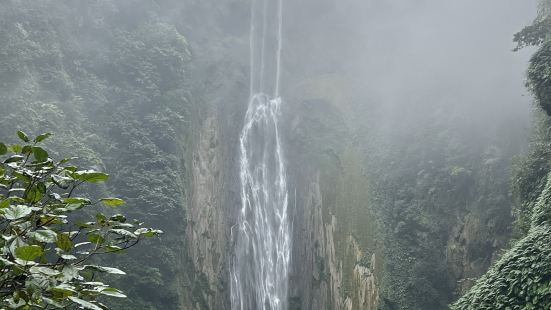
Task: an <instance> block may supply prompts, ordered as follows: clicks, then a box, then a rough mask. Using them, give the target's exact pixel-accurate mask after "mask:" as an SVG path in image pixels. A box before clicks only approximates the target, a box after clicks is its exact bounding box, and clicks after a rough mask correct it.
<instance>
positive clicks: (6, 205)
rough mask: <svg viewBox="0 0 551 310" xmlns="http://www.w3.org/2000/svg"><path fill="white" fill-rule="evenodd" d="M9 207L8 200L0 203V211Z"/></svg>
mask: <svg viewBox="0 0 551 310" xmlns="http://www.w3.org/2000/svg"><path fill="white" fill-rule="evenodd" d="M9 206H10V200H9V199H4V200H2V201H0V209H5V208H7V207H9Z"/></svg>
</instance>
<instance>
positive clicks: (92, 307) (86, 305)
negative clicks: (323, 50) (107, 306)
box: [69, 296, 102, 310]
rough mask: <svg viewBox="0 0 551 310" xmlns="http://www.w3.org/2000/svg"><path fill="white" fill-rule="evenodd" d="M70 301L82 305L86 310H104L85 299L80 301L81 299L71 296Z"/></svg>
mask: <svg viewBox="0 0 551 310" xmlns="http://www.w3.org/2000/svg"><path fill="white" fill-rule="evenodd" d="M69 299H70V300H71V301H72V302H74V303H77V304H79V305H81V306H82V307H83V308H84V309H90V310H102V309H101V308H100V307H98V306H96V305H95V304H93V303H91V302H89V301H86V300H84V299H80V298H77V297H74V296H69Z"/></svg>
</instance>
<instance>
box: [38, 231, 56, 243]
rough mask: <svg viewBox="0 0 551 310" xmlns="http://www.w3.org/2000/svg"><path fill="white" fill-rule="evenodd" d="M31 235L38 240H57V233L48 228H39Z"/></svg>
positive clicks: (49, 241) (50, 241)
mask: <svg viewBox="0 0 551 310" xmlns="http://www.w3.org/2000/svg"><path fill="white" fill-rule="evenodd" d="M32 237H33V238H34V239H35V240H36V241H38V242H46V243H54V242H56V241H57V234H56V233H55V232H54V231H51V230H48V229H40V230H37V231H35V232H34V233H33V234H32Z"/></svg>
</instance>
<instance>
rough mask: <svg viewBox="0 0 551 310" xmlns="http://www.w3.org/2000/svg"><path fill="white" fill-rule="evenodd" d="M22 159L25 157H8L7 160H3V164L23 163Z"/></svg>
mask: <svg viewBox="0 0 551 310" xmlns="http://www.w3.org/2000/svg"><path fill="white" fill-rule="evenodd" d="M24 159H25V157H23V156H21V155H13V156H10V157H9V158H8V159H6V160H4V163H5V164H9V163H14V162H17V161H23V160H24Z"/></svg>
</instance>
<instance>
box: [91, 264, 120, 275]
mask: <svg viewBox="0 0 551 310" xmlns="http://www.w3.org/2000/svg"><path fill="white" fill-rule="evenodd" d="M84 269H92V270H96V271H100V272H106V273H109V274H120V275H125V274H126V272H124V271H122V270H120V269H118V268H113V267H103V266H96V265H86V266H84Z"/></svg>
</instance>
